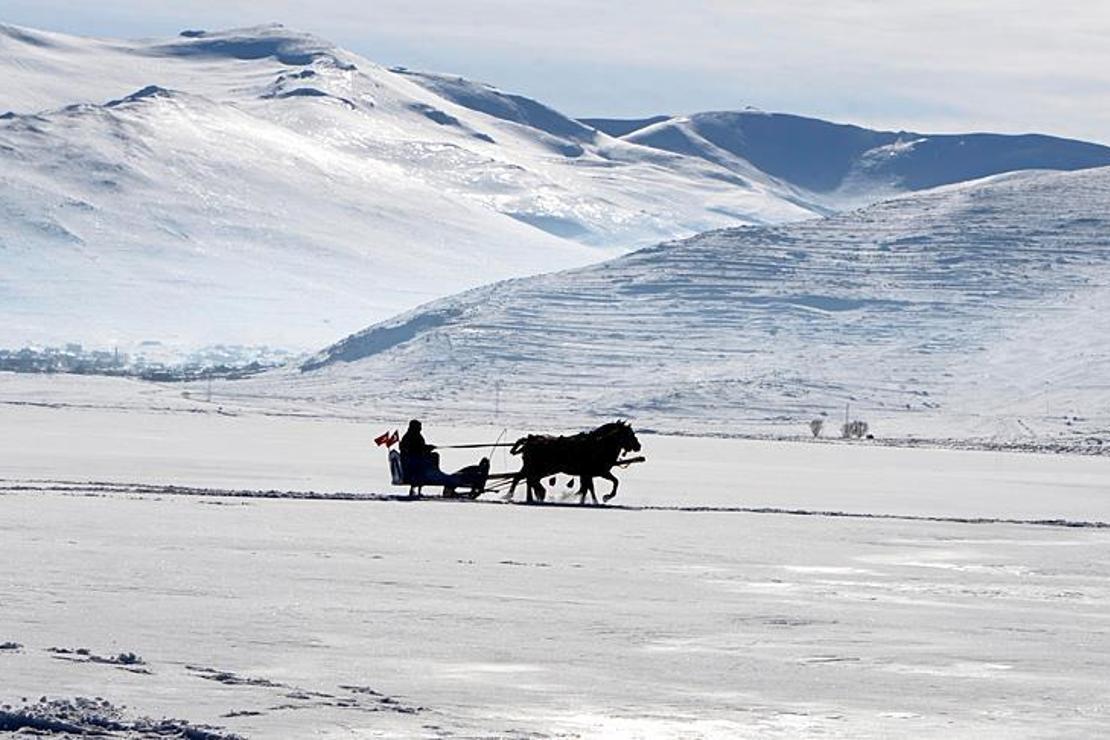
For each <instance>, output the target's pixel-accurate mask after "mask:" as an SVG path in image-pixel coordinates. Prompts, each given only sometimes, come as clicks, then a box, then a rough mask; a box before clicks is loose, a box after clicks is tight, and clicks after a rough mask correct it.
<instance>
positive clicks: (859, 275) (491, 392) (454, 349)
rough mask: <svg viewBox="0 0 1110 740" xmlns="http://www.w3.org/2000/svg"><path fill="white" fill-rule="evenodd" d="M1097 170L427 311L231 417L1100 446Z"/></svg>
mask: <svg viewBox="0 0 1110 740" xmlns="http://www.w3.org/2000/svg"><path fill="white" fill-rule="evenodd" d="M1108 206H1110V168H1101V169H1095V170H1086V171H1082V172H1074V173H1036V172H1033V173H1019V174H1013V175H1006V176H998V177H995V178H991V179H988V180H985V181H980V182H976V183H973V184H967V185H961V186H951V187H947V188H942V189H938V190H933V191H928V192H925V193H920V194H915V195H908V196H904V197H901V198H897V199H893V200H890V201H886V202H883V203H881V204H878V205H875V206H872V207H869V208H866V209H864V210H861V211H858V212H854V213H850V214H845V215H842V216H837V217H833V218H829V219H825V220H818V221H808V222H805V223H800V224H793V225H788V226H780V227H764V228H743V229H733V230H726V231H719V232H714V233H708V234H704V235H701V236H698V237H695V238H692V239H689V240H686V241H682V242H676V243H668V244H663V245H660V246H657V247H652V248H649V249H644V250H641V251H638V252H636V253H634V254H630V255H627V256H625V257H621V258H619V259H616V260H613V261H610V262H607V263H604V264H601V265H597V266H592V267H587V268H582V269H578V270H572V271H568V272H562V273H554V274H550V275H544V276H539V277H533V278H525V279H520V280H514V281H510V282H505V283H500V284H496V285H492V286H487V287H483V288H479V289H476V290H474V291H471V292H468V293H464V294H462V295H459V296H456V297H453V298H448V299H445V300H442V301H438V302H434V303H432V304H429V305H428V306H426V307H422V308H420V309H417V310H416V311H413V312H410V313H407V314H404V315H402V316H400V317H397V318H395V319H391V320H390V321H388V322H384V323H382V324H378V325H375V326H373V327H370V328H369V329H367V330H365V331H363V332H360V333H358V334H355V335H352V336H351V337H348V338H347V339H345V340H343V341H341V342H339V343H338V344H335V345H333V346H332V347H330V348H328V349H325V350H324V351H322V352H321V353H319V354H318V355H316V356H315V357H314V358H312V359H311V360H310V361H308V362H306V363H304V364H303V365H302V366H301V367H300V368H299V369H298V368H290V369H287V370H284V371H279V372H275V373H271V374H269V375H265V376H261V377H259V378H257V379H255V380H252V381H246V382H244V383H243V384H242V385H237V384H229V386H228V389H227V393H229V394H232V395H234V394H237V393H239V392H240V391H241V392H242V393H243V394H244V396H245V397H246V396H270V397H274V398H278V397H280V398H285V399H289V400H297V399H300V400H301V401H302V403H303V404H304V406H305V407H306V408H309V407H311V406H312V404H319V405H321V406H322V407H331V406H340V405H349V406H354V407H359V408H363V409H370V408H373V409H395V410H397V411H398V413H403V414H426V415H432V416H436V417H438V418H442V419H445V420H462V419H469V420H480V419H482V418H489V415H490V414H491V412H493V410H494V408H495V407H496V408H497V409H498V410H499V411H500V413H502V414H503V415H504V417H505V418H507V419H510V420H512V421H513V422H514V423H518V424H524V425H528V424H533V423H535V420H539V419H543V420H545V421H546V422H547V423H549V424H555V425H561V424H566V425H569V424H571V423H573V420H576V419H597V420H608V419H611V418H614V417H630V418H632V419H633V420H634V421H635V422H636V423H637V425H638V426H641V427H648V428H652V429H657V430H666V431H677V432H691V431H695V432H702V433H704V432H728V433H737V432H746V433H776V434H783V433H786V434H801V433H803V432H804V430H805V427H806V425H807V424H808V422H809V421H810V420H811V419H813V418H815V417H817V416H819V415H822V414H824V415H828V418H829V424H828V425H827V426H826V428H827V433H829V434H832V435H834V436H835V435H837V434H838V430H839V428H840V424H841V419H842V416H843V413H844V410H845V405H846V404H850V409H849V414H850V415H851V416H852V418H861V419H862V420H864V421H867V422H869V423H870V424H871V428H872V431H874V432H876V433H878V435H879V436H880V437H911V436H919V437H920V436H925V437H932V438H941V437H965V438H967V437H975V438H986V439H1009V440H1021V439H1027V440H1028V439H1038V440H1042V441H1044V440H1049V439H1063V440H1068V441H1070V443H1073V444H1075V445H1079V446H1083V445H1097V444H1099V443H1100V442H1101V441H1102V440H1105V439H1106V438H1107V436H1110V407H1108V405H1107V400H1108V398H1110V394H1108V393H1107V388H1108V386H1107V381H1106V379H1105V377H1103V375H1104V374H1103V372H1102V368H1103V367H1105V365H1106V363H1107V362H1108V361H1110V339H1108V337H1110V331H1108V329H1110V318H1108V317H1110V278H1108V277H1107V276H1108V275H1110V271H1108V268H1110V240H1108V237H1107V234H1108V233H1110V220H1108V217H1107V214H1108Z"/></svg>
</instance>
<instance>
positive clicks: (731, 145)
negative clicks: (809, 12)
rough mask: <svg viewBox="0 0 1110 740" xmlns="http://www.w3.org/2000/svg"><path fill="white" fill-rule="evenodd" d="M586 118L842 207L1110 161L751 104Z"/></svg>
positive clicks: (1062, 143)
mask: <svg viewBox="0 0 1110 740" xmlns="http://www.w3.org/2000/svg"><path fill="white" fill-rule="evenodd" d="M583 123H585V124H587V125H589V126H592V127H594V128H596V129H598V130H600V131H604V132H606V133H608V134H610V135H612V136H617V137H620V138H621V139H622V140H624V141H629V142H635V143H637V144H643V145H644V146H649V147H654V148H656V149H660V150H664V151H670V152H674V153H677V154H685V155H688V156H692V157H700V158H702V159H705V160H706V161H709V162H713V163H715V164H719V165H721V166H722V167H725V168H727V169H729V170H732V171H735V172H739V173H744V172H746V171H748V169H749V168H750V167H751V166H752V165H755V166H756V167H757V168H759V169H760V170H761V171H763V172H765V173H767V174H769V175H772V176H774V177H776V178H778V179H779V180H781V181H783V182H789V183H791V184H793V185H796V186H797V187H799V188H802V189H804V190H806V191H807V192H810V193H813V194H820V195H824V196H825V197H826V199H827V201H826V202H828V203H829V204H830V205H838V206H840V205H843V204H845V203H851V202H859V203H865V202H873V201H875V200H876V194H881V193H883V192H887V193H898V192H904V191H910V190H925V189H927V188H934V187H938V186H940V185H951V184H953V183H957V182H966V181H969V180H975V179H979V178H982V177H988V176H990V175H997V174H1000V173H1003V172H1013V171H1016V170H1026V169H1052V170H1076V169H1083V168H1087V167H1101V166H1107V165H1110V147H1106V146H1102V145H1100V144H1092V143H1088V142H1083V141H1074V140H1069V139H1061V138H1057V137H1054V136H1042V135H1037V134H1026V135H1020V136H1007V135H1001V134H958V135H952V134H949V135H944V134H921V133H915V132H912V131H873V130H871V129H866V128H861V127H859V126H849V125H844V124H837V123H830V122H828V121H822V120H819V119H815V118H805V117H802V116H793V115H787V114H782V113H764V112H762V111H758V110H750V109H749V110H743V111H720V112H707V113H697V114H694V115H689V116H676V117H667V116H656V117H653V118H646V119H640V120H624V119H584V120H583Z"/></svg>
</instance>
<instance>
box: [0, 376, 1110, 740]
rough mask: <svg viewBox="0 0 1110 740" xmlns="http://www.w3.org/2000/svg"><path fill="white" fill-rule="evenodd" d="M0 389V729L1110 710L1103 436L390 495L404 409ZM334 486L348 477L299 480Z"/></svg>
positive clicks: (693, 726)
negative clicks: (381, 414) (385, 414)
mask: <svg viewBox="0 0 1110 740" xmlns="http://www.w3.org/2000/svg"><path fill="white" fill-rule="evenodd" d="M0 400H2V401H3V402H4V405H3V406H2V407H0V408H2V409H3V410H2V412H0V445H2V446H3V449H4V450H5V452H6V454H5V455H4V456H3V457H2V458H0V537H2V540H3V543H4V557H3V558H0V625H2V627H0V629H2V630H3V634H0V640H3V641H5V642H10V643H12V644H16V645H19V646H20V647H18V648H16V649H10V650H9V649H5V650H0V676H3V680H2V681H0V705H3V704H7V705H8V706H6V707H2V706H0V727H4V728H9V727H12V726H16V727H23V728H25V729H26V728H27V724H26V722H27V721H26V717H28V716H30V717H37V718H40V719H41V721H42V724H40V725H39V727H42V728H44V729H43V730H42V731H43V732H54V733H55V734H58V733H59V732H64V730H62V729H61V728H62V727H63V725H61V724H55V723H72V724H73V726H75V727H79V728H81V729H82V730H100V731H102V732H104V731H105V730H107V731H106V732H105V734H104V735H103V736H107V737H129V738H147V737H150V738H153V737H167V736H168V737H175V736H180V737H191V738H212V739H213V740H214V739H215V738H220V737H223V738H227V737H231V736H240V737H249V738H289V737H308V736H316V737H336V738H338V737H358V736H385V737H429V738H436V737H444V738H446V737H514V738H516V737H532V738H544V737H564V738H566V737H584V738H602V737H604V738H644V737H651V738H749V737H750V738H756V737H759V738H766V737H782V738H794V737H803V736H817V735H821V736H837V737H860V738H879V737H892V736H915V737H985V736H998V737H1045V736H1053V737H1076V738H1079V737H1089V736H1091V735H1096V734H1098V733H1099V732H1100V731H1101V729H1102V728H1103V727H1105V724H1106V721H1107V717H1106V705H1105V688H1104V686H1105V675H1106V672H1107V670H1110V643H1108V642H1107V640H1106V636H1105V615H1106V611H1107V607H1108V606H1110V593H1108V591H1107V589H1106V582H1107V579H1108V578H1110V571H1108V566H1107V563H1108V562H1110V560H1108V558H1107V557H1106V553H1107V548H1108V547H1110V528H1108V527H1107V525H1110V510H1108V508H1107V498H1106V495H1105V494H1106V481H1107V480H1108V475H1107V473H1108V471H1107V465H1108V464H1110V463H1108V461H1107V460H1106V459H1105V458H1099V457H1085V458H1077V457H1071V456H1060V455H1034V454H1012V453H1010V454H1000V453H985V452H958V451H951V450H915V449H889V448H883V447H877V446H870V445H850V444H834V443H828V444H815V443H809V444H800V443H782V442H777V443H772V442H753V441H740V440H722V439H717V440H714V439H694V438H688V437H675V438H669V437H662V436H658V435H647V434H645V435H642V436H641V441H642V442H643V444H644V453H645V454H646V455H647V457H648V462H647V463H645V464H644V465H641V466H637V467H635V468H634V469H630V470H629V471H627V473H625V474H621V475H622V478H623V481H624V482H623V485H622V490H621V494H620V496H619V497H618V498H617V499H616V502H623V503H624V504H625V505H627V506H630V507H636V506H643V507H645V508H643V509H641V510H636V509H634V508H624V509H612V510H607V509H602V508H592V507H587V508H580V507H577V506H574V507H566V508H564V507H559V508H555V507H547V508H541V507H526V506H508V505H504V504H498V503H496V502H491V503H489V504H485V503H482V501H481V500H480V501H479V502H475V503H452V502H445V501H436V500H427V501H415V502H398V501H389V500H383V499H381V498H373V496H374V495H376V494H381V493H384V492H386V491H385V488H384V484H385V483H386V481H387V480H388V476H387V473H386V469H385V468H386V466H385V456H384V453H383V452H382V451H381V450H377V449H374V448H373V447H372V446H370V444H369V440H370V439H371V438H372V436H373V435H374V434H376V433H377V432H378V431H379V430H380V429H382V428H383V427H384V426H385V424H386V423H394V424H395V423H396V420H392V421H390V420H384V419H383V420H377V421H371V420H369V419H364V420H357V421H356V420H341V419H325V418H320V417H316V418H297V417H293V416H288V415H286V416H280V415H262V414H258V413H251V412H249V411H247V410H243V409H239V408H236V407H224V408H223V410H222V412H221V411H219V410H218V409H219V408H220V407H219V406H218V405H217V402H214V403H205V402H201V401H198V400H195V399H190V398H183V397H182V396H181V394H180V390H179V388H177V387H159V386H153V385H150V384H141V383H136V382H129V381H123V380H119V379H97V378H76V377H68V378H66V377H53V378H47V377H28V376H12V375H0ZM226 400H227V399H223V398H220V399H218V402H225V401H226ZM29 403H41V404H46V405H26V404H29ZM17 404H23V405H17ZM426 431H427V432H428V434H429V439H431V440H432V441H434V442H437V443H440V444H451V443H458V442H476V441H482V440H483V439H486V438H490V439H492V436H490V430H488V429H473V428H472V429H450V428H444V427H441V426H438V425H430V426H429V428H427V429H426ZM513 433H515V430H513ZM444 454H445V455H453V456H456V457H457V460H456V459H455V458H454V457H452V458H451V459H450V460H448V464H454V463H455V462H459V463H463V462H467V461H469V460H468V459H466V458H467V457H468V456H472V455H476V454H479V453H477V452H475V451H473V450H471V451H460V450H444ZM495 459H496V460H497V464H498V466H499V467H500V465H501V464H502V463H501V461H500V459H499V458H495ZM95 481H99V482H95ZM113 481H114V482H113ZM174 486H179V487H178V488H175V487H174ZM180 486H197V487H203V488H205V489H207V490H183V489H182V488H180ZM562 488H563V486H562V485H561V482H560V486H559V489H562ZM232 489H237V490H232ZM281 492H285V493H288V494H290V495H291V496H299V497H298V498H293V497H287V498H282V499H276V498H268V497H266V496H268V495H270V494H271V493H281ZM312 492H314V494H313V493H312ZM343 492H347V493H349V494H353V495H355V496H358V497H360V498H357V499H352V500H313V496H316V497H319V496H324V495H328V494H329V493H330V494H339V493H343ZM221 493H224V494H232V493H235V494H236V495H234V496H232V495H220V494H221ZM336 498H339V497H338V496H337V497H336ZM651 506H654V507H657V508H655V509H650V508H646V507H651ZM668 507H669V508H668ZM744 509H747V510H748V511H745V510H744ZM783 511H791V512H796V513H795V514H792V515H788V514H784V513H781V512H783ZM760 512H761V513H760ZM823 512H841V513H845V514H853V515H855V516H850V517H849V516H830V515H827V514H825V513H823ZM999 519H1012V520H1031V521H1032V520H1051V519H1057V520H1068V521H1070V523H1071V526H1064V521H1059V522H1057V523H1056V524H1032V523H1020V522H1018V523H1002V522H1000V521H998V520H999ZM102 656H107V657H103V659H101V660H93V659H92V658H93V657H102ZM111 656H115V658H114V659H113V658H112V657H111ZM140 661H141V662H140ZM135 668H142V669H143V670H144V671H145V672H136V671H135V670H129V669H135ZM39 697H42V698H41V699H40V698H39ZM24 699H26V701H24ZM143 717H178V718H185V719H184V720H149V719H143ZM21 718H23V719H21ZM186 720H187V721H186ZM5 723H7V724H5ZM16 723H20V724H16ZM51 728H53V729H51ZM158 732H161V733H162V734H160V735H159V734H157V733H158ZM174 733H177V734H176V735H175V734H174ZM25 734H26V733H25ZM71 734H74V733H71ZM18 736H20V735H17V737H18ZM47 736H49V735H47ZM62 736H65V735H64V734H63V735H62Z"/></svg>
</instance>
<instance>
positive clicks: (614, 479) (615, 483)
mask: <svg viewBox="0 0 1110 740" xmlns="http://www.w3.org/2000/svg"><path fill="white" fill-rule="evenodd" d="M601 477H602V478H604V479H605V480H607V481H609V482H611V483H612V484H613V490H612V491H609V493H607V494H605V495H604V496H603V497H602V500H603V501H609V500H611V499H612V498H613V497H614V496H616V495H617V486H619V485H620V481H618V480H617V476H615V475H613V473H612V472H606V473H602V474H601ZM594 501H597V499H594Z"/></svg>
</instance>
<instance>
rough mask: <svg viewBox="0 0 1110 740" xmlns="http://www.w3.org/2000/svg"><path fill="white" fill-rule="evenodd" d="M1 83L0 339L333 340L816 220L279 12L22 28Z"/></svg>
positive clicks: (6, 41) (705, 169)
mask: <svg viewBox="0 0 1110 740" xmlns="http://www.w3.org/2000/svg"><path fill="white" fill-rule="evenodd" d="M0 75H2V76H3V77H4V79H5V85H4V86H3V88H2V90H0V112H3V111H9V112H8V113H6V114H4V115H3V116H2V117H0V256H2V259H3V268H4V269H3V270H2V272H0V311H3V313H4V316H5V318H6V320H5V322H4V325H3V327H2V329H0V346H9V347H12V346H22V345H23V344H25V343H32V342H37V343H44V342H52V343H58V342H65V341H79V342H82V343H84V344H86V345H90V346H100V347H110V346H112V345H114V344H118V345H121V346H122V348H123V349H129V348H130V347H131V346H133V345H134V344H135V343H137V342H139V341H142V340H155V341H161V342H163V343H165V344H167V345H172V344H174V343H176V344H178V345H181V346H186V347H195V346H198V345H210V344H215V343H221V342H224V343H238V344H269V345H273V346H279V347H283V348H286V349H298V350H304V349H314V348H316V347H318V346H320V345H321V344H323V343H324V342H327V341H332V340H334V338H335V337H336V336H341V335H342V334H344V333H348V332H350V331H354V330H355V329H357V328H358V327H360V326H364V325H365V324H366V323H367V322H368V321H372V320H375V319H384V318H387V317H388V316H390V315H392V314H394V313H396V312H398V311H400V310H403V309H406V308H411V307H413V306H416V305H418V304H420V303H423V302H425V301H428V300H431V299H433V298H438V297H442V296H444V295H447V294H450V293H453V292H457V291H458V290H461V289H464V288H467V287H474V286H476V285H479V284H483V283H487V282H490V281H491V280H497V279H502V278H506V277H511V276H515V275H525V274H533V273H536V272H542V271H546V270H551V269H557V268H561V267H568V266H573V265H581V264H586V263H589V262H593V261H597V260H599V259H601V258H603V257H606V256H611V255H613V254H615V253H617V252H619V251H623V250H626V249H628V248H631V247H634V246H640V245H646V244H651V243H654V242H657V241H659V240H660V239H664V238H668V237H671V236H675V235H686V234H692V233H695V232H697V231H700V230H704V229H706V228H711V227H717V226H722V225H726V224H729V223H737V222H740V223H754V222H759V223H762V222H779V221H784V220H792V219H798V218H804V217H808V216H812V215H813V214H814V213H816V212H817V211H816V210H815V209H814V208H811V207H808V206H807V205H805V204H804V203H802V202H801V199H800V198H799V197H797V196H796V194H795V193H794V191H793V189H792V188H790V187H788V186H785V185H782V184H781V183H777V182H776V181H774V180H773V178H770V177H766V176H761V177H760V178H759V179H757V180H753V181H744V180H741V179H740V178H738V177H736V176H735V175H733V174H732V173H730V172H728V171H725V170H723V169H721V168H719V167H716V166H714V165H711V164H709V163H707V162H705V161H704V160H701V159H697V158H689V157H680V156H677V155H673V154H670V153H666V152H660V151H658V150H654V149H650V148H646V147H641V146H637V145H634V144H629V143H626V142H622V141H619V140H616V139H612V138H610V137H608V136H606V135H604V134H600V133H597V132H595V131H594V130H593V129H590V128H587V127H586V126H584V125H583V124H580V123H577V122H575V121H572V120H570V119H567V118H564V117H562V116H560V115H559V114H557V113H555V112H554V111H551V110H550V109H548V108H546V107H544V106H543V105H541V104H539V103H536V102H534V101H531V100H528V99H527V98H523V97H521V96H517V95H508V94H505V93H501V92H499V91H494V90H492V89H491V88H488V87H487V86H483V85H478V84H474V83H468V82H466V81H461V80H453V81H452V80H447V79H446V78H443V79H441V78H436V77H432V76H428V75H424V76H416V75H413V74H410V73H406V72H402V71H390V70H388V69H385V68H382V67H380V66H378V65H375V64H373V63H372V62H370V61H368V60H366V59H363V58H361V57H358V56H356V55H353V54H350V53H348V52H346V51H343V50H341V49H338V48H335V47H334V46H332V45H330V44H329V43H327V42H326V41H323V40H321V39H318V38H315V37H312V36H309V35H306V34H301V33H297V32H294V31H291V30H288V29H285V28H282V27H280V26H266V27H259V28H251V29H243V30H237V31H228V32H220V33H204V32H188V33H186V34H184V35H182V36H181V37H178V38H175V39H171V40H164V39H163V40H154V41H145V42H121V41H111V40H95V39H82V38H75V37H69V36H64V35H60V34H52V33H42V32H38V31H31V30H27V29H18V28H12V27H6V26H5V27H0ZM434 80H440V81H439V82H436V83H435V84H433V81H434ZM437 90H438V92H437ZM455 99H461V100H464V101H465V102H466V103H468V104H469V105H470V106H473V107H467V106H466V105H462V104H459V103H457V102H455ZM479 100H480V101H484V102H482V103H481V104H479V103H478V102H476V101H479Z"/></svg>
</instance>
